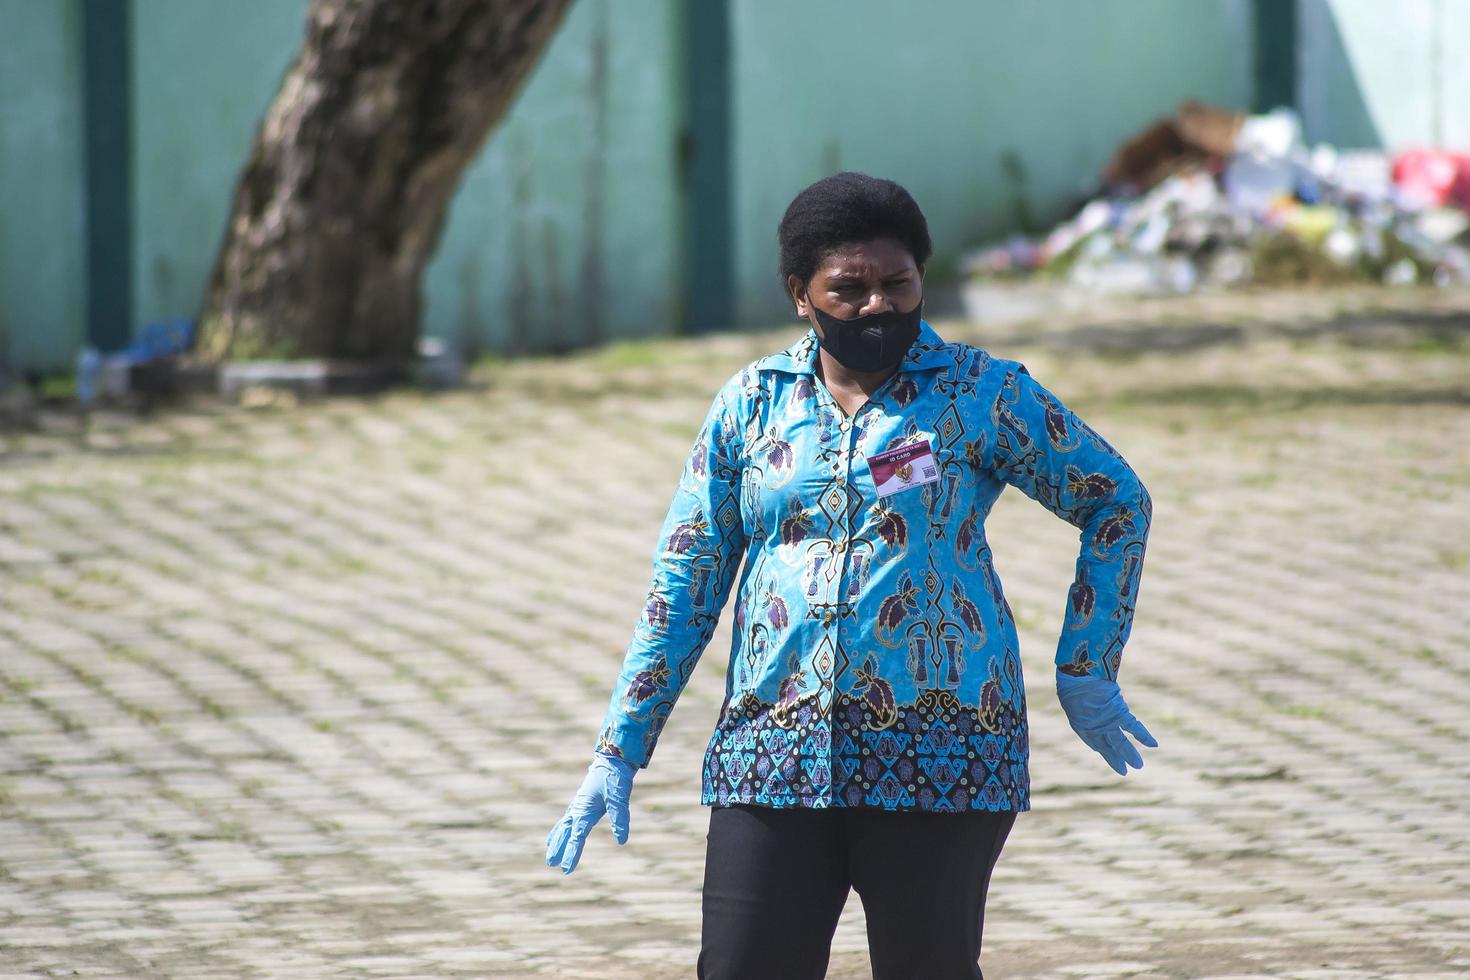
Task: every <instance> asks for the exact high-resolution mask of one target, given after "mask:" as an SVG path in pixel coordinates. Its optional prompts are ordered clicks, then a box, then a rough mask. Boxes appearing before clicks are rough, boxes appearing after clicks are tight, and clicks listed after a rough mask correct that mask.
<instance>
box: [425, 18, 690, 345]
mask: <svg viewBox="0 0 1470 980" xmlns="http://www.w3.org/2000/svg"><path fill="white" fill-rule="evenodd" d="M679 6H680V0H578V2H577V3H576V5H575V6H574V7H573V8H572V10H571V12H570V13H569V14H568V16H567V20H566V22H565V23H564V24H563V25H562V29H561V31H560V33H559V34H558V35H557V36H556V38H555V39H554V40H553V41H552V44H551V46H550V47H549V48H548V50H547V51H546V54H545V57H544V59H543V60H542V62H541V64H540V65H539V66H538V67H537V69H536V70H535V72H534V73H533V74H532V76H531V78H530V79H528V80H527V83H526V86H525V88H524V89H523V90H522V92H521V96H520V99H519V100H518V101H517V103H516V106H515V108H514V110H513V111H512V112H511V114H510V116H509V117H508V118H507V119H506V120H505V121H504V122H503V123H502V124H501V126H500V127H499V129H498V130H496V131H495V132H494V133H492V134H491V137H490V139H489V141H488V142H487V144H486V147H485V150H484V152H483V153H482V155H481V156H480V158H479V159H478V160H477V161H476V162H475V164H474V165H473V166H472V167H471V168H470V169H469V171H468V172H467V173H466V175H465V179H464V183H463V185H462V187H461V188H460V191H459V194H458V196H457V197H456V198H455V201H454V204H453V210H452V211H451V215H450V220H449V223H448V225H447V227H446V228H445V234H444V239H443V241H442V243H441V245H440V249H439V252H438V254H437V255H436V257H435V258H434V260H433V263H432V264H431V266H430V268H429V272H428V282H427V303H426V309H425V329H426V331H427V332H428V333H429V334H430V335H432V336H438V337H445V338H458V339H460V340H461V341H462V342H464V343H466V344H467V345H468V346H469V347H470V348H471V349H472V350H473V349H497V350H510V351H526V350H541V351H545V350H559V349H563V348H567V347H571V346H576V345H579V344H582V343H585V342H588V341H592V340H596V339H598V338H599V337H601V338H612V337H632V336H649V335H657V334H662V333H667V332H669V331H671V330H672V328H673V326H674V324H675V322H676V320H677V312H678V306H679V301H680V294H681V292H682V279H681V272H680V269H681V262H682V253H681V227H680V220H681V211H680V208H681V203H680V202H681V196H682V195H681V191H680V184H679V172H678V166H679V160H678V135H679V127H680V121H681V120H680V102H679V71H680V63H679V51H680V47H679V45H680V43H681V39H680V36H679V31H680V22H679V17H678V10H679Z"/></svg>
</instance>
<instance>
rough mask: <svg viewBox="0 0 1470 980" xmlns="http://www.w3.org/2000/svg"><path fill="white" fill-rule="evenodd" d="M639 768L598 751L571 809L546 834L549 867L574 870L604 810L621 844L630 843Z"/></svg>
mask: <svg viewBox="0 0 1470 980" xmlns="http://www.w3.org/2000/svg"><path fill="white" fill-rule="evenodd" d="M636 771H637V770H636V769H634V767H633V766H632V765H631V764H629V763H627V762H624V761H623V760H622V759H618V758H616V757H614V756H610V755H603V754H602V753H600V752H599V753H596V754H595V755H594V757H593V759H592V765H590V766H588V767H587V777H586V778H585V779H583V780H582V786H581V788H580V789H578V790H577V795H576V796H574V797H572V802H571V804H570V805H569V806H568V807H567V812H566V813H565V814H563V815H562V818H561V819H560V820H558V821H557V823H556V826H555V827H552V828H551V833H549V834H547V835H546V866H547V867H556V866H557V865H561V871H562V874H571V873H572V871H573V870H574V869H575V868H576V867H577V862H578V861H579V860H580V859H581V857H582V846H583V845H584V844H586V842H587V835H588V833H590V832H591V830H592V828H593V826H594V825H595V824H596V823H597V821H599V820H601V819H602V815H603V813H606V814H607V820H608V823H610V824H611V825H612V832H613V839H614V840H616V841H617V842H618V843H619V844H626V843H628V797H629V796H630V795H631V793H632V791H633V773H634V772H636Z"/></svg>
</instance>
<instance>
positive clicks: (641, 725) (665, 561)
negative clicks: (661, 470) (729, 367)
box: [597, 379, 746, 768]
mask: <svg viewBox="0 0 1470 980" xmlns="http://www.w3.org/2000/svg"><path fill="white" fill-rule="evenodd" d="M739 396H740V387H739V385H738V383H737V380H736V379H732V380H731V382H730V383H728V384H726V385H725V387H724V388H723V389H721V391H720V393H719V395H717V396H716V398H715V400H714V403H713V404H712V405H711V406H710V410H709V414H708V416H707V417H706V418H705V421H704V425H703V427H702V428H701V429H700V432H699V435H698V437H697V438H696V439H695V442H694V448H693V449H692V450H691V451H690V454H689V460H688V462H687V463H686V464H685V466H684V472H683V474H682V476H681V477H680V479H679V486H678V489H677V490H676V491H675V493H674V499H673V503H672V504H671V505H670V507H669V512H668V516H667V517H665V518H664V523H663V528H662V530H661V531H660V532H659V543H658V546H657V549H656V550H655V552H654V556H653V580H652V583H651V585H650V586H649V590H648V595H647V598H646V599H645V600H644V608H643V611H642V612H641V613H640V615H639V617H638V622H637V625H636V626H635V627H634V631H633V638H632V641H631V642H630V643H629V645H628V650H627V654H626V656H625V657H624V660H623V668H622V671H621V673H620V674H619V676H618V682H617V687H616V688H615V689H614V691H613V695H612V698H611V700H610V702H609V704H608V707H607V713H606V715H605V716H604V718H603V723H602V731H601V734H600V735H599V736H598V740H597V751H599V752H603V753H607V754H609V755H615V756H617V757H619V758H622V759H625V760H626V761H628V762H630V763H632V764H634V765H636V766H638V767H639V768H644V767H646V766H647V765H648V760H649V758H650V757H651V756H652V754H653V748H654V745H655V743H656V742H657V740H658V736H659V732H660V731H662V729H663V726H664V722H665V721H667V720H668V716H669V712H670V711H672V710H673V707H674V702H675V701H677V700H678V697H679V694H680V693H681V692H682V691H683V690H684V685H685V684H686V683H688V680H689V677H690V675H691V674H692V673H693V672H694V667H695V664H696V663H697V662H698V661H699V657H700V655H701V654H702V653H703V652H704V648H705V647H706V646H707V645H708V644H709V641H710V638H711V637H712V636H713V635H714V632H715V626H716V624H717V623H718V621H719V616H720V610H721V608H722V607H723V606H724V604H725V600H726V598H727V597H728V596H729V593H730V587H731V584H732V583H733V582H734V580H735V572H736V569H737V568H738V567H739V565H740V561H741V559H742V558H743V556H744V554H745V544H746V539H745V532H744V527H743V521H742V518H741V513H740V464H739V459H740V451H739V446H738V444H739V440H740V433H739V429H738V424H737V421H736V418H735V416H734V415H733V414H732V413H731V404H730V403H731V402H732V401H735V400H736V399H738V398H739Z"/></svg>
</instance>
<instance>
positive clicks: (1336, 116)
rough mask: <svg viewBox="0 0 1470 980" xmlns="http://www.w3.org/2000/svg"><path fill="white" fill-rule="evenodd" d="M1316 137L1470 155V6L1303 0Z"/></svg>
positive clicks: (1307, 97)
mask: <svg viewBox="0 0 1470 980" xmlns="http://www.w3.org/2000/svg"><path fill="white" fill-rule="evenodd" d="M1298 2H1299V5H1300V10H1301V31H1300V40H1299V45H1298V59H1299V60H1298V63H1299V70H1300V75H1299V77H1298V81H1297V94H1298V96H1297V97H1298V104H1299V106H1300V108H1301V113H1302V122H1303V128H1304V129H1305V130H1306V135H1307V138H1308V139H1309V140H1312V141H1314V142H1315V141H1318V140H1327V141H1330V142H1334V143H1336V144H1338V145H1340V146H1343V147H1379V146H1382V147H1388V148H1393V149H1398V148H1403V147H1406V146H1451V147H1458V148H1461V149H1465V148H1470V58H1467V57H1466V54H1467V53H1470V0H1394V2H1393V3H1378V2H1373V0H1298Z"/></svg>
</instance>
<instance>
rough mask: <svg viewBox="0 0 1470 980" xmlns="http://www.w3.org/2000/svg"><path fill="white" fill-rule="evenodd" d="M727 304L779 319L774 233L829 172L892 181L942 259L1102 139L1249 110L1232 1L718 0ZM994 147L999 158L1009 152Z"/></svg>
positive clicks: (1076, 174)
mask: <svg viewBox="0 0 1470 980" xmlns="http://www.w3.org/2000/svg"><path fill="white" fill-rule="evenodd" d="M732 7H733V16H734V18H735V24H734V31H733V44H734V52H735V55H734V57H735V73H736V74H735V77H736V78H737V79H738V84H737V85H736V86H735V96H734V98H735V105H734V119H735V123H734V125H735V134H734V142H735V166H734V168H733V169H734V173H735V180H736V191H735V216H736V217H735V224H736V231H735V234H736V248H735V254H736V256H737V258H736V275H737V277H738V278H737V288H736V296H737V309H738V311H739V317H740V319H741V320H742V321H745V322H760V321H763V320H764V321H769V320H771V319H775V318H784V317H788V316H790V315H791V314H790V313H789V309H790V307H789V301H787V300H785V299H784V295H783V293H782V292H781V289H780V285H779V282H778V281H777V275H776V272H775V268H776V248H775V234H776V225H777V223H778V222H779V221H780V219H781V214H782V212H783V211H784V209H785V207H786V204H787V203H788V202H789V201H790V199H791V197H792V196H793V195H794V194H795V193H796V192H797V191H798V190H800V189H801V188H802V187H803V186H805V185H806V184H807V183H810V182H811V181H813V180H815V179H817V178H818V177H821V176H823V175H824V174H827V173H830V172H831V171H834V170H837V169H846V170H863V171H867V172H869V173H873V174H877V175H880V176H885V177H891V178H892V179H894V180H897V181H899V182H900V183H902V184H904V185H905V186H906V187H908V188H909V189H910V190H911V191H912V192H913V194H914V197H915V198H916V199H917V200H918V202H919V205H920V206H921V207H923V208H924V211H925V214H926V215H927V216H928V218H929V221H930V228H931V232H932V234H933V237H934V242H935V248H936V257H937V258H939V259H940V263H939V267H941V268H942V265H943V261H944V259H945V257H946V256H953V255H954V254H955V253H956V251H957V250H961V249H963V248H964V247H966V246H969V245H973V244H975V243H977V242H981V241H985V240H987V239H990V238H993V237H996V236H997V235H1000V234H1003V233H1005V232H1007V231H1009V230H1010V229H1012V228H1014V227H1015V226H1016V224H1017V223H1018V221H1021V220H1024V219H1026V218H1027V217H1028V216H1029V218H1030V220H1031V222H1033V223H1034V224H1035V225H1036V226H1037V227H1041V226H1044V225H1048V224H1049V223H1050V222H1051V221H1052V220H1054V219H1056V218H1058V217H1060V216H1061V215H1062V212H1063V211H1064V210H1066V208H1067V205H1068V202H1069V201H1070V200H1071V199H1072V198H1073V197H1074V196H1075V195H1077V194H1079V193H1081V192H1084V191H1085V190H1086V189H1087V188H1088V187H1089V185H1090V184H1091V182H1092V181H1093V180H1094V179H1095V177H1096V174H1097V172H1098V170H1099V169H1100V168H1101V167H1102V165H1103V163H1104V162H1105V161H1106V160H1107V158H1108V156H1109V155H1110V154H1111V153H1112V151H1113V149H1114V148H1115V146H1116V144H1117V143H1118V141H1119V140H1120V139H1121V138H1123V137H1125V136H1127V135H1129V134H1130V133H1131V132H1133V131H1134V130H1136V129H1138V128H1140V127H1141V126H1143V125H1144V124H1146V123H1147V122H1149V121H1150V120H1151V119H1153V118H1155V117H1157V116H1160V115H1164V114H1167V113H1170V112H1171V111H1172V110H1173V108H1174V106H1176V105H1177V104H1178V103H1179V102H1180V101H1181V100H1182V99H1184V98H1188V97H1193V98H1197V99H1204V100H1207V101H1210V102H1215V103H1219V104H1222V105H1225V106H1230V107H1238V108H1248V107H1249V103H1250V94H1251V78H1250V67H1251V58H1250V50H1251V48H1250V7H1249V4H1248V3H1247V2H1243V0H1222V2H1215V3H1197V2H1189V3H1180V2H1178V0H1085V2H1070V3H1066V4H1058V3H1014V2H1004V0H973V2H968V3H945V4H937V3H936V4H895V3H889V2H884V0H861V2H860V0H804V2H803V3H801V4H799V5H797V6H794V7H793V6H792V5H791V4H789V3H780V2H777V0H732ZM1008 161H1009V163H1008Z"/></svg>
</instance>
